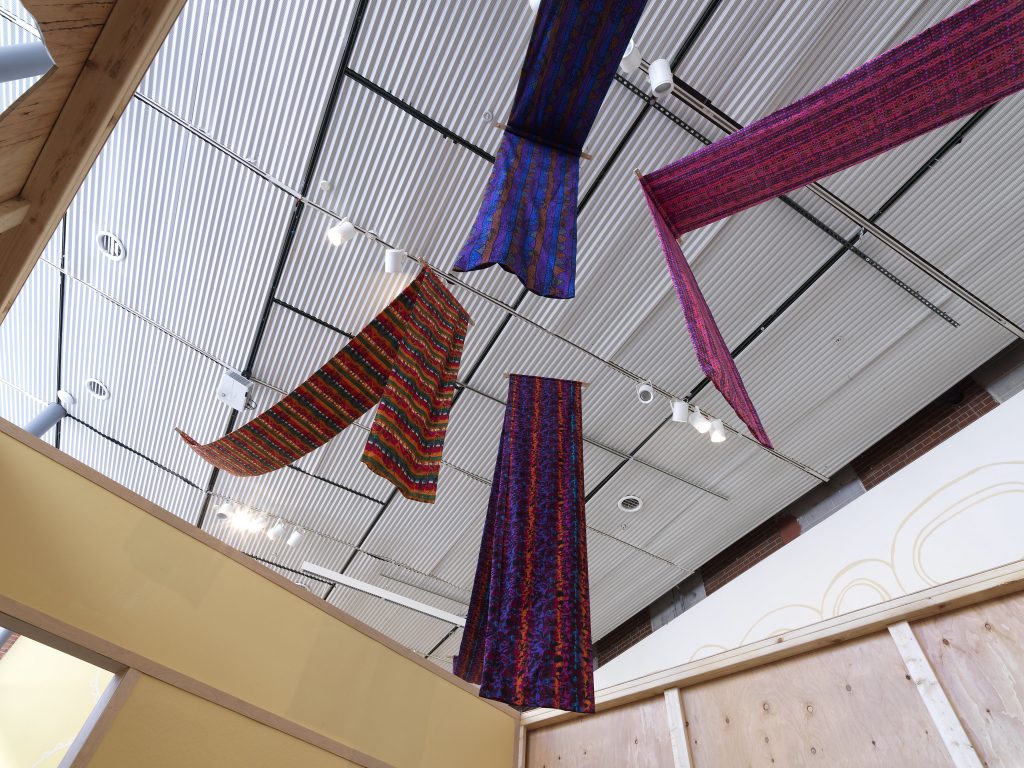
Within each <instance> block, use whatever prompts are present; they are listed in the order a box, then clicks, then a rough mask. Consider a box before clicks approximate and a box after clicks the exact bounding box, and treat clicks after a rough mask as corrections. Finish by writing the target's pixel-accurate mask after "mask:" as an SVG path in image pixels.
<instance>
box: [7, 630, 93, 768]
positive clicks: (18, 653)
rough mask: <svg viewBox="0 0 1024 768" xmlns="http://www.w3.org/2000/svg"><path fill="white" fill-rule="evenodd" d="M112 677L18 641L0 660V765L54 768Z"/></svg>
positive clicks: (45, 648)
mask: <svg viewBox="0 0 1024 768" xmlns="http://www.w3.org/2000/svg"><path fill="white" fill-rule="evenodd" d="M112 677H113V674H112V673H110V672H107V670H105V669H100V668H99V667H94V666H93V665H92V664H88V663H86V662H84V661H81V660H79V659H76V658H75V657H74V656H68V655H67V654H66V653H61V652H60V651H56V650H54V649H53V648H50V647H49V646H46V645H42V644H40V643H37V642H35V641H34V640H30V639H29V638H27V637H19V638H18V639H17V641H15V643H14V645H13V646H12V647H11V649H10V650H9V651H8V652H7V653H6V654H5V655H4V656H3V658H0V766H2V768H21V767H27V766H33V768H57V766H58V765H60V761H61V758H63V757H64V753H65V752H67V749H68V747H69V746H70V745H71V742H72V741H74V738H75V736H77V735H78V732H79V731H80V730H81V728H82V726H83V725H84V724H85V721H86V718H88V717H89V713H91V712H92V710H93V707H94V706H95V705H96V701H97V700H98V699H99V697H100V695H101V694H102V693H103V691H104V690H106V687H107V685H108V683H110V680H111V678H112Z"/></svg>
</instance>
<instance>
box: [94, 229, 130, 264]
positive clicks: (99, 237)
mask: <svg viewBox="0 0 1024 768" xmlns="http://www.w3.org/2000/svg"><path fill="white" fill-rule="evenodd" d="M96 245H97V246H99V249H100V251H101V252H102V253H103V255H104V256H106V257H107V258H108V259H110V260H111V261H122V260H123V259H124V257H125V256H126V255H127V252H126V251H125V248H124V243H122V242H121V238H119V237H118V236H117V235H115V234H114V233H113V232H107V231H106V230H104V231H102V232H98V233H97V234H96Z"/></svg>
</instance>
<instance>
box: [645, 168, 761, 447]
mask: <svg viewBox="0 0 1024 768" xmlns="http://www.w3.org/2000/svg"><path fill="white" fill-rule="evenodd" d="M641 183H642V186H643V188H644V196H645V197H646V199H647V205H648V206H649V207H650V209H651V218H653V219H654V228H655V230H656V231H657V233H658V240H659V241H660V242H661V249H662V250H663V251H664V252H665V262H666V263H667V264H668V272H669V275H670V276H671V278H672V285H673V286H675V289H676V295H677V296H678V297H679V303H680V304H681V305H682V307H683V315H684V316H685V317H686V327H687V329H688V330H689V332H690V341H691V342H692V343H693V349H694V351H695V352H696V353H697V361H698V362H699V363H700V367H701V370H702V371H704V375H705V376H707V377H708V379H710V380H711V381H712V383H714V385H715V386H716V387H717V388H718V391H719V392H721V393H722V397H724V398H725V400H726V402H727V403H729V405H731V406H732V409H733V410H734V411H736V415H737V416H739V417H740V419H742V421H743V423H744V424H746V425H747V428H748V429H749V430H750V434H752V435H753V436H754V437H755V438H756V439H757V441H758V442H760V443H761V444H762V445H765V446H767V447H768V448H771V447H772V441H771V440H770V439H769V438H768V433H767V432H765V430H764V427H763V426H762V425H761V418H760V417H759V416H758V415H757V410H756V409H755V408H754V403H753V401H751V399H750V395H748V394H747V388H746V387H745V386H744V385H743V379H742V378H741V377H740V372H739V369H738V368H736V362H735V361H734V360H733V359H732V353H730V352H729V347H728V346H727V345H726V343H725V339H723V338H722V333H721V331H719V330H718V324H717V323H715V318H714V316H713V315H712V314H711V308H710V307H709V306H708V303H707V302H706V301H705V300H704V294H703V293H701V290H700V286H699V285H697V278H696V277H694V275H693V270H692V269H690V265H689V264H688V263H687V261H686V257H685V256H684V255H683V251H682V249H680V247H679V243H678V242H676V239H675V238H674V237H673V236H672V233H671V232H670V231H669V229H668V225H667V224H666V223H665V220H664V219H663V218H662V216H661V211H660V210H659V209H658V207H657V204H656V203H655V202H654V200H653V199H652V198H651V196H650V195H649V194H648V192H647V184H646V181H645V180H643V179H641Z"/></svg>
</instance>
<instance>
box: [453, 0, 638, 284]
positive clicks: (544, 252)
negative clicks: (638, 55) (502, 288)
mask: <svg viewBox="0 0 1024 768" xmlns="http://www.w3.org/2000/svg"><path fill="white" fill-rule="evenodd" d="M645 3H646V0H622V1H621V2H614V3H611V2H607V1H606V0H562V1H561V2H554V0H543V2H541V4H540V10H539V11H538V12H537V18H536V20H535V21H534V24H533V34H532V35H531V37H530V45H529V48H528V49H527V51H526V60H525V61H524V62H523V70H522V72H521V73H520V75H519V87H518V89H517V90H516V97H515V101H514V103H513V105H512V114H511V116H510V118H509V121H508V127H507V128H506V129H505V135H504V136H503V137H502V140H501V145H500V146H499V147H498V153H497V156H496V159H495V162H494V170H493V171H492V172H491V177H490V179H489V180H488V182H487V188H486V190H485V191H484V198H483V202H482V203H481V205H480V211H479V213H478V214H477V218H476V222H475V223H474V224H473V229H472V231H471V233H470V236H469V239H468V240H467V241H466V244H465V245H464V246H463V247H462V251H461V252H460V253H459V256H458V258H457V259H456V261H455V266H454V269H455V270H456V271H458V272H468V271H470V270H474V269H482V268H484V267H488V266H491V265H492V264H499V265H501V267H502V268H503V269H505V270H506V271H508V272H511V273H513V274H515V275H516V276H518V277H519V280H520V281H521V282H522V283H523V285H525V286H526V287H527V288H528V289H529V290H531V291H533V292H534V293H536V294H538V295H540V296H548V297H551V298H558V299H569V298H572V297H573V296H574V295H575V293H576V198H577V192H578V188H579V159H580V153H581V152H582V150H583V142H584V141H585V140H586V138H587V134H588V133H590V128H591V126H592V125H593V124H594V120H595V119H596V117H597V112H598V110H599V109H600V107H601V103H602V102H603V101H604V97H605V94H606V93H607V91H608V87H609V86H610V85H611V82H612V77H613V76H614V75H615V68H616V67H617V66H618V65H619V61H620V60H621V59H622V54H623V53H624V52H625V50H626V46H627V44H628V43H629V36H630V35H631V34H632V32H633V29H634V28H635V27H636V24H637V22H638V21H639V20H640V14H641V13H642V12H643V10H644V5H645Z"/></svg>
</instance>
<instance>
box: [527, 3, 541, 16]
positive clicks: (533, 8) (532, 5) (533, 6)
mask: <svg viewBox="0 0 1024 768" xmlns="http://www.w3.org/2000/svg"><path fill="white" fill-rule="evenodd" d="M526 1H527V2H528V3H529V4H530V10H531V11H533V12H534V13H536V12H537V11H539V10H540V0H526Z"/></svg>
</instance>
